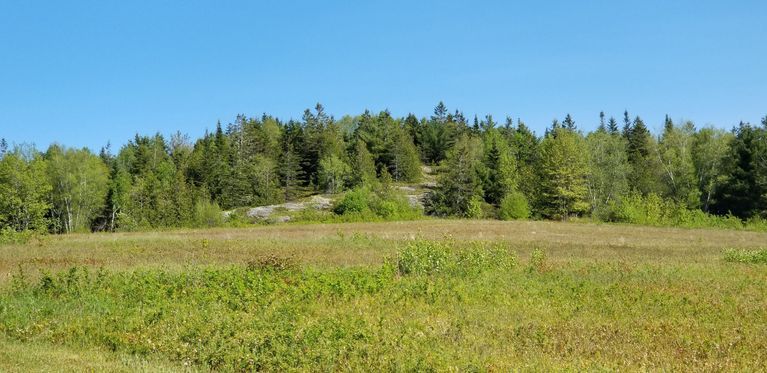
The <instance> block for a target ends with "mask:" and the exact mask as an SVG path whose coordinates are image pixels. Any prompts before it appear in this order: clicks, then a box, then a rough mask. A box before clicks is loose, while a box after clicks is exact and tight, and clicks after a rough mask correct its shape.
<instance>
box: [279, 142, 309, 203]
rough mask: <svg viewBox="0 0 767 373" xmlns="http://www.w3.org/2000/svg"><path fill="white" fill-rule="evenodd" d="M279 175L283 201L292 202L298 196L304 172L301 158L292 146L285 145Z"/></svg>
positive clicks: (289, 144)
mask: <svg viewBox="0 0 767 373" xmlns="http://www.w3.org/2000/svg"><path fill="white" fill-rule="evenodd" d="M279 165H280V166H279V175H280V180H281V181H282V187H283V190H284V192H285V200H286V201H292V200H293V199H295V198H296V196H297V195H298V188H299V186H300V185H301V180H302V179H303V174H304V171H303V169H302V168H301V158H300V157H299V155H298V153H296V151H295V150H294V149H293V144H291V143H289V142H288V143H286V144H285V149H284V150H283V152H282V157H281V158H280V163H279Z"/></svg>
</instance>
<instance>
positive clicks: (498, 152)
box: [483, 130, 517, 206]
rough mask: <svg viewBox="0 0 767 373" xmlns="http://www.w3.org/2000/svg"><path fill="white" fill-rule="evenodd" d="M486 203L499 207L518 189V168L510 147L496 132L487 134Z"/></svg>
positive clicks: (490, 131)
mask: <svg viewBox="0 0 767 373" xmlns="http://www.w3.org/2000/svg"><path fill="white" fill-rule="evenodd" d="M483 163H484V165H485V170H486V172H485V173H486V175H485V178H484V183H483V184H484V188H483V189H484V191H485V201H487V202H488V203H490V204H493V205H495V206H498V205H499V204H500V203H501V201H502V200H503V198H504V197H505V196H506V195H507V194H509V193H511V192H512V191H514V190H515V189H516V181H517V180H516V175H515V173H516V167H515V164H514V158H513V157H512V154H511V151H510V149H509V145H508V143H507V142H506V140H505V139H504V138H503V137H501V136H500V134H499V133H498V132H497V131H495V130H489V131H488V132H485V152H484V161H483Z"/></svg>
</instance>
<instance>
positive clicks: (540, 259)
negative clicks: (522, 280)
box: [527, 248, 549, 273]
mask: <svg viewBox="0 0 767 373" xmlns="http://www.w3.org/2000/svg"><path fill="white" fill-rule="evenodd" d="M527 270H528V272H538V273H543V272H546V271H548V270H549V264H548V260H547V258H546V252H545V251H543V250H542V249H540V248H535V249H533V252H532V253H531V254H530V266H529V267H528V268H527Z"/></svg>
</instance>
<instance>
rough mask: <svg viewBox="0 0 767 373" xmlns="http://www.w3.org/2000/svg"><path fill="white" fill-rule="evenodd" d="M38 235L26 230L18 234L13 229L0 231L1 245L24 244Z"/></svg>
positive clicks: (8, 228) (6, 228)
mask: <svg viewBox="0 0 767 373" xmlns="http://www.w3.org/2000/svg"><path fill="white" fill-rule="evenodd" d="M36 234H38V233H37V232H34V231H30V230H26V231H21V232H17V231H16V230H14V229H13V228H11V227H5V228H3V229H0V244H23V243H27V242H29V240H30V239H31V238H32V237H33V236H35V235H36Z"/></svg>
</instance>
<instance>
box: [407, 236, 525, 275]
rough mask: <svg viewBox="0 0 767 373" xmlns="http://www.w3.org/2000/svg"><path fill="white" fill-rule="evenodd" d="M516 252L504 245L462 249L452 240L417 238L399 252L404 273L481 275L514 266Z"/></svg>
mask: <svg viewBox="0 0 767 373" xmlns="http://www.w3.org/2000/svg"><path fill="white" fill-rule="evenodd" d="M516 263H517V260H516V255H514V253H512V252H510V251H509V250H508V249H507V248H506V247H503V246H502V245H500V244H493V245H488V244H484V243H474V244H472V245H470V246H469V247H467V248H464V249H458V248H456V247H455V244H453V243H452V242H450V241H447V242H442V241H427V240H417V241H414V242H411V243H409V244H408V245H407V246H406V247H405V248H404V249H402V250H400V251H399V253H398V255H397V270H398V272H399V274H400V275H434V274H439V273H448V274H453V275H466V274H477V273H480V272H483V271H484V270H486V269H491V268H512V267H514V266H515V265H516Z"/></svg>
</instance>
